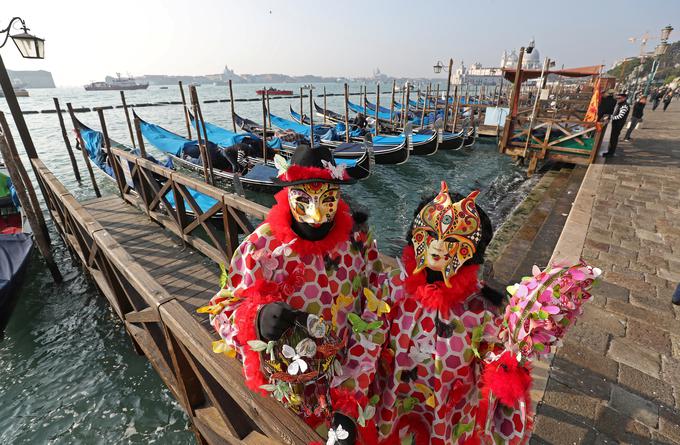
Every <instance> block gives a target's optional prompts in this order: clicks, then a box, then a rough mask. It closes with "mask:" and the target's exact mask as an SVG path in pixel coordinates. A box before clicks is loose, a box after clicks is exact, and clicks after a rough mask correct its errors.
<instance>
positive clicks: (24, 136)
mask: <svg viewBox="0 0 680 445" xmlns="http://www.w3.org/2000/svg"><path fill="white" fill-rule="evenodd" d="M17 22H20V23H21V30H22V31H23V32H22V33H20V34H14V35H10V31H11V30H12V25H14V24H15V23H17ZM28 31H29V29H28V28H27V27H26V22H24V20H23V19H22V18H20V17H14V18H12V20H10V21H9V25H7V28H5V29H3V30H0V39H1V38H2V35H3V34H4V35H5V39H4V41H3V42H2V45H0V48H2V47H4V46H5V44H6V43H7V40H9V38H10V37H11V38H12V41H14V44H15V45H16V47H17V49H18V50H19V52H20V53H21V56H22V57H24V58H26V59H42V58H44V57H45V40H44V39H41V38H40V37H36V36H34V35H32V34H29V33H28ZM0 87H2V92H3V93H4V94H5V99H6V100H7V105H8V106H9V110H10V111H11V113H12V117H13V118H14V123H15V124H16V126H17V130H18V131H19V136H21V142H22V143H23V144H24V149H25V150H26V154H28V157H29V158H37V157H38V153H37V152H36V151H35V146H34V145H33V140H32V139H31V134H30V133H29V132H28V127H27V126H26V121H24V115H23V114H22V113H21V107H19V102H18V101H17V97H16V95H15V94H14V87H13V86H12V81H11V80H10V78H9V74H8V73H7V68H5V63H4V62H3V60H2V56H0Z"/></svg>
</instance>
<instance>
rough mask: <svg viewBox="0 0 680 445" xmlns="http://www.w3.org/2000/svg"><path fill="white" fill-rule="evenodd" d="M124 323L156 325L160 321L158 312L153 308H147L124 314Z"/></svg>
mask: <svg viewBox="0 0 680 445" xmlns="http://www.w3.org/2000/svg"><path fill="white" fill-rule="evenodd" d="M125 321H127V322H128V323H158V322H159V321H161V319H160V317H159V316H158V311H156V308H154V307H148V308H146V309H142V310H141V311H137V312H128V313H127V314H125Z"/></svg>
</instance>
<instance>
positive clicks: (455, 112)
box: [451, 85, 463, 133]
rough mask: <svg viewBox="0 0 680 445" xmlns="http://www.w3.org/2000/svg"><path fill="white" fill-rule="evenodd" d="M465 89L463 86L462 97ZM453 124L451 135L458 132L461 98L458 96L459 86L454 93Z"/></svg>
mask: <svg viewBox="0 0 680 445" xmlns="http://www.w3.org/2000/svg"><path fill="white" fill-rule="evenodd" d="M462 90H463V87H462V86H461V95H462V94H463V91H462ZM453 101H454V102H455V104H453V124H452V125H451V133H455V132H456V124H457V123H458V111H459V110H460V96H459V95H458V85H456V87H455V88H454V93H453Z"/></svg>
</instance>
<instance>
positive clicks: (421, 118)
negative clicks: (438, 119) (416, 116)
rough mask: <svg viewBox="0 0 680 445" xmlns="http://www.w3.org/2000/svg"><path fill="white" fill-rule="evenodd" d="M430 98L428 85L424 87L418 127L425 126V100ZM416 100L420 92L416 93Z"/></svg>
mask: <svg viewBox="0 0 680 445" xmlns="http://www.w3.org/2000/svg"><path fill="white" fill-rule="evenodd" d="M429 98H430V85H428V86H427V88H426V89H425V100H424V101H423V111H421V112H420V128H421V130H422V128H423V127H424V126H425V113H427V102H428V100H429ZM418 101H420V94H418Z"/></svg>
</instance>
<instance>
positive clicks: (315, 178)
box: [272, 144, 357, 187]
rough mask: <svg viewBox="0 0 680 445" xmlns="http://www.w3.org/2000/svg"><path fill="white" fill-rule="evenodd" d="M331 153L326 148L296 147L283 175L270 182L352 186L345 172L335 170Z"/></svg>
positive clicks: (278, 183) (283, 184) (352, 182)
mask: <svg viewBox="0 0 680 445" xmlns="http://www.w3.org/2000/svg"><path fill="white" fill-rule="evenodd" d="M336 167H337V166H336V164H335V159H333V153H332V152H331V151H330V149H328V147H316V148H312V147H310V146H309V145H306V144H302V145H298V147H297V148H296V149H295V153H293V156H292V158H291V159H290V163H289V166H288V170H287V171H286V172H285V173H282V174H280V175H279V176H278V177H275V178H272V182H274V184H277V185H281V186H284V187H285V186H289V185H299V184H309V183H312V182H325V183H329V184H354V183H355V182H357V181H356V179H354V178H351V177H350V176H349V175H348V174H347V172H346V171H345V170H341V169H336Z"/></svg>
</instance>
